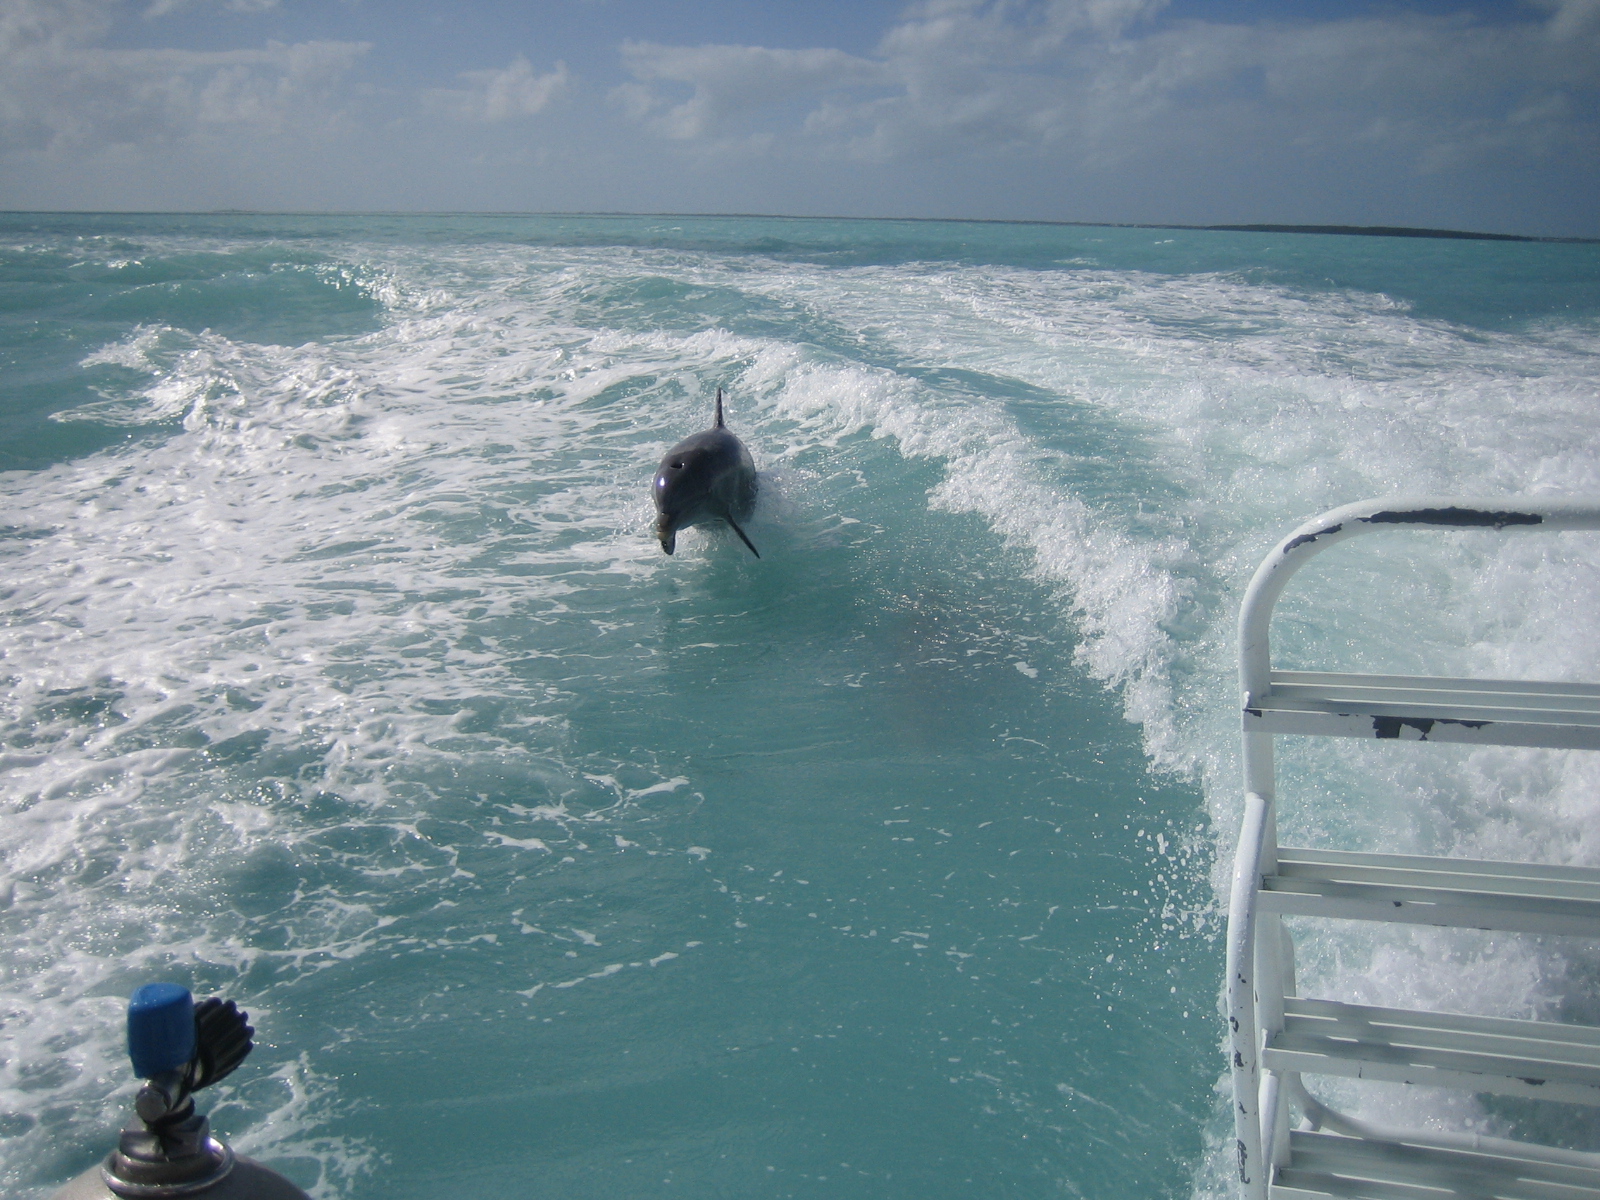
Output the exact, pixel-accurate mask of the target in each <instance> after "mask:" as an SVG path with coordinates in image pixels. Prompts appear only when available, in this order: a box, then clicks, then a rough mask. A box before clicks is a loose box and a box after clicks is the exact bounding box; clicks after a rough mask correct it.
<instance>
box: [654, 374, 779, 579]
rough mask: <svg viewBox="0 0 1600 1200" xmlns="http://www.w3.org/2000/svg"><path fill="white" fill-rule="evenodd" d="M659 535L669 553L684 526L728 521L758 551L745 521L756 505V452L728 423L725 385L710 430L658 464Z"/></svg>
mask: <svg viewBox="0 0 1600 1200" xmlns="http://www.w3.org/2000/svg"><path fill="white" fill-rule="evenodd" d="M650 490H651V491H652V492H653V493H654V495H655V498H656V537H658V538H660V539H661V548H662V549H663V550H665V551H666V552H667V553H668V554H671V553H672V552H673V550H674V549H676V547H677V544H678V530H680V529H687V528H688V527H689V526H691V525H705V524H708V523H709V522H712V521H726V522H727V523H728V524H729V525H731V526H733V531H734V532H735V533H737V534H738V535H739V540H740V541H742V542H743V543H744V544H745V545H746V546H749V547H750V553H751V554H754V555H755V556H756V557H757V558H760V557H761V551H759V550H757V549H756V548H755V546H754V545H753V544H752V543H751V541H750V539H749V538H748V537H746V536H745V532H744V530H742V529H740V528H739V522H740V521H743V520H746V519H748V518H749V516H750V511H751V510H752V509H753V508H755V504H756V465H755V463H753V462H752V461H750V451H748V450H746V449H745V448H744V443H743V442H741V441H740V440H739V439H738V438H736V437H734V436H733V434H731V433H729V432H728V430H727V427H726V426H725V425H723V423H722V389H721V388H718V389H717V419H716V423H715V424H713V425H712V426H711V428H710V429H706V430H702V431H701V432H700V433H697V434H695V435H694V436H692V437H686V438H684V439H683V441H681V442H679V443H678V444H677V445H676V446H674V447H673V448H672V449H671V450H668V451H667V455H666V457H665V458H663V459H662V460H661V465H660V466H659V467H657V468H656V482H655V486H654V487H652V488H651V489H650Z"/></svg>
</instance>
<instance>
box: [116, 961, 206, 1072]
mask: <svg viewBox="0 0 1600 1200" xmlns="http://www.w3.org/2000/svg"><path fill="white" fill-rule="evenodd" d="M128 1057H129V1058H131V1059H133V1073H134V1074H135V1075H137V1076H138V1077H139V1078H140V1079H154V1078H155V1077H156V1076H157V1075H159V1074H161V1073H162V1072H163V1071H176V1070H178V1069H179V1068H180V1067H182V1066H183V1065H184V1064H186V1063H187V1062H188V1061H189V1060H190V1059H191V1058H193V1057H194V997H193V996H191V995H190V994H189V989H188V988H186V987H180V986H179V985H178V984H176V983H147V984H145V985H144V986H143V987H142V988H140V989H139V990H138V991H137V992H135V993H134V994H133V999H131V1000H129V1001H128Z"/></svg>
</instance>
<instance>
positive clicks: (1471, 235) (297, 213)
mask: <svg viewBox="0 0 1600 1200" xmlns="http://www.w3.org/2000/svg"><path fill="white" fill-rule="evenodd" d="M0 216H7V217H30V216H33V217H67V216H72V217H608V218H657V219H660V218H675V219H678V220H695V221H705V220H752V219H759V220H768V221H885V222H899V221H915V222H920V223H926V224H939V225H1051V226H1067V227H1073V228H1080V229H1182V230H1190V231H1193V232H1199V233H1322V234H1332V235H1335V236H1342V237H1399V238H1451V239H1456V240H1460V241H1473V242H1555V243H1561V244H1566V245H1587V246H1592V245H1600V238H1593V237H1541V236H1537V235H1533V234H1523V233H1478V232H1475V231H1472V230H1465V229H1424V228H1417V227H1413V226H1409V225H1269V224H1246V225H1174V224H1158V223H1146V222H1119V221H1047V220H1027V219H1023V218H1005V217H844V216H837V215H834V216H801V215H797V214H794V213H671V212H639V213H634V212H515V211H484V212H473V211H469V210H461V209H440V210H415V211H398V210H396V211H386V210H382V209H373V210H366V209H350V210H341V209H326V210H313V209H267V208H214V209H193V210H155V209H152V210H144V209H128V210H116V209H0Z"/></svg>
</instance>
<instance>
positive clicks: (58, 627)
mask: <svg viewBox="0 0 1600 1200" xmlns="http://www.w3.org/2000/svg"><path fill="white" fill-rule="evenodd" d="M718 386H721V387H723V388H725V389H726V392H727V395H728V412H729V423H730V426H731V427H732V428H733V429H734V430H735V431H736V432H737V433H739V434H740V435H741V436H742V437H743V438H745V440H746V442H747V443H748V445H749V446H750V448H751V451H752V453H753V454H754V456H755V459H756V462H757V464H758V466H759V467H760V469H761V472H762V498H761V502H760V508H759V511H758V513H757V516H756V518H755V519H754V520H753V521H752V523H751V526H750V529H749V532H750V534H751V537H752V538H753V540H754V541H755V543H756V544H757V545H758V546H759V547H760V548H761V551H762V555H763V557H762V559H761V560H760V561H756V560H755V559H753V558H752V557H751V556H750V555H749V554H748V553H747V552H746V551H745V550H744V549H743V547H742V546H740V545H739V543H738V542H737V541H736V540H734V539H732V538H731V537H729V536H727V535H726V534H723V533H719V532H709V533H708V532H703V531H695V532H692V533H690V534H688V535H685V536H684V537H683V538H682V539H680V542H679V551H678V554H677V555H676V556H675V557H673V558H670V559H669V558H666V557H665V556H663V555H662V554H661V552H660V550H659V549H658V548H657V546H656V545H655V543H654V541H653V540H652V538H651V536H650V531H649V523H650V515H651V514H650V508H649V498H648V487H649V480H650V477H651V474H652V472H653V469H654V465H655V463H656V461H657V459H658V458H659V456H660V455H661V454H662V452H663V451H664V450H665V449H666V447H667V446H668V445H670V444H671V443H673V442H675V441H677V440H678V439H679V438H681V437H683V436H685V435H686V434H688V433H691V432H693V431H695V430H697V429H699V428H702V427H704V426H705V425H706V424H707V423H708V420H709V415H710V410H711V397H712V394H713V392H714V390H715V388H716V387H718ZM1597 416H1600V247H1596V246H1590V245H1551V244H1525V243H1493V242H1468V241H1414V240H1405V239H1379V238H1366V237H1330V236H1304V235H1298V236H1297V235H1287V234H1284V235H1278V234H1260V233H1255V234H1250V233H1214V232H1195V231H1159V230H1132V229H1111V228H1088V227H1049V226H1025V225H985V224H964V223H920V222H919V223H894V222H850V221H823V220H781V219H754V218H752V219H744V218H725V219H693V218H639V217H626V218H624V217H593V218H577V217H574V218H554V217H468V216H462V217H383V216H377V217H374V216H350V217H297V216H255V215H229V216H142V215H126V216H83V215H77V216H72V215H60V216H51V215H17V214H12V215H6V216H0V867H3V881H0V936H3V938H4V946H5V954H4V956H3V958H0V964H3V966H0V1190H3V1191H4V1193H5V1194H6V1195H8V1196H18V1197H26V1198H29V1200H36V1198H42V1197H45V1196H47V1195H48V1194H49V1193H50V1192H51V1190H53V1188H54V1187H55V1186H56V1185H58V1184H59V1183H60V1182H62V1181H64V1180H65V1179H66V1178H68V1177H69V1176H70V1175H72V1174H74V1173H76V1172H78V1171H81V1170H83V1169H85V1168H86V1167H88V1166H89V1165H90V1164H91V1163H93V1162H94V1161H95V1160H96V1159H97V1158H98V1157H99V1156H100V1155H101V1154H103V1153H104V1151H105V1150H106V1149H107V1148H108V1146H109V1144H110V1140H111V1138H112V1137H113V1134H114V1131H115V1129H116V1128H118V1126H119V1123H120V1121H121V1120H122V1119H123V1115H124V1113H125V1112H126V1110H127V1105H128V1102H129V1099H130V1097H131V1093H132V1089H133V1080H132V1079H131V1078H130V1077H129V1071H128V1068H127V1065H126V1059H125V1058H124V1057H123V1054H122V1047H121V1029H120V1025H121V1020H122V1015H121V1014H122V1010H123V1006H124V1003H125V999H126V996H127V994H128V993H129V992H130V991H131V990H132V989H133V988H134V987H136V986H137V985H139V984H140V983H143V982H148V981H151V980H155V979H168V980H174V981H177V982H180V983H183V984H186V985H188V986H190V987H192V988H193V989H194V990H195V991H196V992H197V993H201V994H212V993H221V994H225V995H227V996H230V997H233V998H235V999H237V1000H238V1001H239V1002H240V1003H241V1004H242V1006H243V1007H245V1008H246V1009H248V1010H249V1011H250V1012H251V1013H252V1015H253V1017H254V1020H255V1024H256V1026H257V1029H258V1036H259V1041H260V1045H259V1047H258V1049H257V1051H256V1053H255V1055H254V1056H253V1057H252V1059H251V1060H250V1061H249V1062H248V1063H247V1064H246V1066H245V1067H244V1068H243V1069H241V1071H240V1072H239V1074H238V1075H236V1076H235V1077H234V1078H233V1079H230V1080H229V1081H227V1082H226V1083H225V1084H223V1085H222V1086H220V1087H219V1088H218V1089H216V1094H215V1095H214V1096H213V1097H212V1098H211V1100H210V1107H211V1110H212V1112H213V1114H214V1119H215V1123H216V1125H217V1127H218V1128H219V1129H220V1130H221V1131H223V1132H224V1133H226V1134H227V1135H228V1136H229V1137H230V1138H231V1139H232V1140H233V1142H234V1144H235V1145H237V1146H238V1147H239V1148H240V1149H241V1150H243V1151H244V1152H246V1153H250V1154H253V1155H256V1156H258V1157H261V1158H264V1159H266V1160H268V1161H270V1162H272V1163H274V1164H275V1165H277V1166H278V1167H279V1168H280V1169H281V1170H283V1171H285V1172H286V1173H287V1174H289V1175H291V1176H292V1177H293V1178H295V1179H296V1180H297V1181H298V1182H300V1183H301V1184H302V1185H303V1186H305V1187H307V1188H308V1189H310V1190H311V1191H312V1193H313V1194H314V1195H315V1196H317V1197H318V1198H319V1200H332V1198H335V1197H339V1198H348V1200H363V1198H368V1197H371V1198H377V1197H384V1198H385V1200H389V1198H402V1197H403V1198H421V1197H433V1196H470V1197H485V1198H500V1197H507V1198H509V1197H525V1196H545V1195H548V1196H552V1197H554V1196H561V1197H564V1198H570V1200H580V1198H583V1197H594V1198H596V1200H599V1198H600V1197H607V1198H611V1197H669V1196H683V1197H696V1198H702V1197H730V1198H731V1197H740V1198H743V1197H752V1198H754V1197H771V1198H774V1200H776V1198H778V1197H804V1198H817V1200H821V1198H833V1197H837V1198H857V1197H859V1198H862V1200H866V1198H872V1200H890V1198H901V1197H904V1198H907V1200H910V1198H913V1197H914V1198H916V1200H937V1198H941V1197H951V1198H954V1197H963V1198H967V1197H1018V1198H1022V1197H1028V1198H1034V1197H1080V1196H1081V1197H1094V1198H1108V1200H1110V1198H1116V1200H1124V1198H1137V1197H1189V1196H1197V1197H1206V1198H1210V1197H1219V1196H1221V1195H1223V1194H1225V1191H1226V1177H1227V1155H1226V1153H1225V1152H1224V1151H1223V1150H1222V1149H1220V1148H1221V1147H1222V1146H1223V1145H1224V1143H1225V1141H1226V1139H1227V1138H1228V1137H1229V1136H1230V1135H1229V1134H1228V1128H1227V1121H1228V1117H1227V1105H1226V1101H1225V1100H1224V1099H1223V1098H1222V1096H1221V1094H1220V1093H1219V1092H1218V1090H1217V1086H1218V1083H1219V1081H1220V1080H1221V1078H1222V1074H1223V1067H1224V1060H1223V1056H1222V1054H1221V1050H1220V1043H1221V1039H1222V1033H1223V1030H1222V1024H1221V1021H1220V1019H1219V1017H1218V1012H1217V997H1218V990H1219V986H1220V980H1221V969H1220V968H1221V960H1222V943H1221V939H1220V936H1219V935H1220V930H1221V920H1222V915H1221V908H1220V905H1219V896H1220V895H1222V889H1223V887H1224V885H1225V882H1226V874H1227V855H1228V854H1229V852H1230V850H1231V845H1232V841H1233V837H1234V825H1235V823H1236V820H1237V814H1238V811H1239V799H1238V795H1237V762H1236V749H1235V732H1234V730H1235V716H1234V712H1233V703H1234V690H1235V689H1234V682H1233V675H1232V672H1233V653H1234V650H1233V622H1234V617H1235V612H1236V607H1237V602H1238V598H1239V595H1240V592H1241V590H1242V587H1243V584H1244V582H1245V580H1246V579H1247V578H1248V575H1249V573H1250V571H1251V570H1252V569H1253V568H1254V565H1255V563H1256V562H1257V561H1258V560H1259V558H1260V557H1261V556H1262V555H1263V554H1264V553H1265V551H1266V550H1267V549H1268V548H1269V547H1270V546H1271V544H1272V543H1273V542H1274V541H1275V540H1276V539H1277V538H1278V537H1279V536H1280V535H1281V534H1282V533H1284V532H1286V531H1287V530H1288V529H1289V528H1291V527H1292V526H1293V525H1295V524H1296V523H1298V522H1299V521H1301V520H1302V519H1304V518H1306V517H1308V516H1310V515H1313V514H1315V513H1316V512H1318V511H1320V510H1322V509H1325V508H1328V507H1331V506H1333V505H1336V504H1340V503H1344V502H1347V501H1351V500H1356V499H1361V498H1364V497H1367V496H1373V495H1385V494H1394V493H1419V492H1420V493H1429V492H1433V493H1469V494H1471V493H1477V494H1485V493H1487V494H1506V493H1519V492H1520V493H1532V494H1561V495H1568V494H1582V493H1600V432H1597V431H1600V421H1597ZM1586 536H1587V535H1579V536H1573V537H1570V538H1567V539H1561V538H1540V537H1529V538H1526V539H1523V540H1521V541H1510V540H1508V541H1506V542H1504V543H1502V542H1500V541H1497V540H1495V539H1493V538H1492V537H1491V536H1490V535H1462V536H1460V537H1451V538H1443V539H1437V540H1434V541H1431V542H1428V543H1426V545H1419V544H1418V543H1417V542H1416V541H1415V539H1413V540H1410V541H1407V540H1405V539H1404V538H1401V537H1398V536H1396V537H1394V538H1390V535H1383V537H1381V538H1372V539H1368V541H1369V542H1372V543H1373V545H1372V546H1370V547H1366V546H1360V545H1358V546H1353V547H1349V548H1342V549H1341V550H1340V551H1339V552H1338V554H1337V555H1329V556H1327V557H1326V559H1324V560H1319V565H1318V566H1317V567H1316V568H1315V569H1313V570H1311V571H1308V572H1307V575H1306V580H1307V582H1306V584H1305V587H1304V588H1303V589H1301V590H1298V591H1296V592H1294V593H1293V594H1291V596H1290V597H1289V598H1287V599H1286V600H1285V602H1284V608H1283V617H1282V619H1281V620H1280V623H1279V626H1278V630H1279V634H1280V644H1281V646H1282V648H1283V654H1284V655H1285V657H1286V658H1287V659H1289V660H1291V661H1293V662H1298V663H1300V664H1302V665H1324V666H1336V665H1340V664H1351V665H1352V666H1354V667H1359V666H1362V665H1369V666H1375V667H1388V668H1392V669H1403V670H1410V669H1418V670H1433V671H1437V672H1438V673H1446V674H1448V673H1457V672H1465V671H1474V670H1479V671H1481V670H1489V671H1497V672H1502V673H1505V674H1512V675H1523V676H1529V677H1548V678H1566V677H1576V678H1591V679H1592V678H1600V637H1597V634H1600V610H1597V609H1596V606H1595V603H1594V601H1595V597H1596V596H1597V595H1600V539H1594V538H1589V539H1588V540H1585V538H1586ZM1385 539H1388V540H1385ZM1324 564H1325V565H1324ZM1318 584H1320V585H1321V586H1322V594H1323V595H1324V597H1325V598H1326V599H1327V602H1326V603H1325V604H1323V605H1321V606H1316V607H1314V606H1312V605H1311V604H1310V603H1309V602H1308V598H1309V597H1310V596H1311V595H1312V594H1313V593H1314V592H1315V591H1316V589H1317V586H1318ZM1375 614H1376V615H1377V617H1378V618H1379V619H1374V617H1375ZM1441 614H1442V615H1441ZM1283 771H1284V778H1285V780H1286V782H1285V785H1284V801H1283V808H1284V812H1283V821H1284V824H1285V827H1286V831H1287V832H1286V837H1294V838H1296V839H1298V838H1300V837H1312V836H1314V837H1319V838H1322V839H1323V840H1324V841H1326V842H1328V843H1329V844H1338V845H1345V846H1350V847H1373V846H1378V845H1382V846H1386V847H1390V848H1396V849H1412V850H1417V851H1425V852H1445V853H1460V854H1474V855H1480V856H1491V855H1492V856H1505V857H1520V858H1539V859H1549V860H1555V861H1562V862H1588V863H1600V834H1597V832H1596V830H1600V821H1597V818H1600V798H1597V797H1600V770H1597V768H1596V767H1595V766H1594V765H1592V764H1591V763H1589V762H1588V761H1587V760H1586V759H1585V758H1584V756H1582V755H1578V754H1571V755H1563V754H1555V753H1545V752H1533V751H1478V752H1472V753H1468V752H1457V751H1441V752H1439V753H1437V754H1436V755H1433V756H1428V757H1424V756H1421V755H1419V754H1417V753H1416V749H1415V748H1414V747H1395V746H1390V747H1386V748H1384V749H1383V750H1381V751H1379V750H1374V749H1372V748H1370V747H1364V746H1322V747H1314V748H1310V749H1305V750H1293V751H1291V752H1288V753H1286V754H1285V757H1284V765H1283ZM1478 936H1479V935H1467V934H1460V935H1454V936H1453V937H1452V936H1447V935H1445V934H1442V933H1437V932H1428V931H1416V932H1413V933H1407V934H1403V935H1398V936H1396V937H1391V938H1390V939H1389V940H1387V941H1384V940H1372V941H1364V940H1362V935H1361V934H1360V933H1359V932H1357V931H1348V930H1343V931H1341V930H1335V931H1331V932H1326V931H1323V932H1317V931H1307V932H1306V935H1305V937H1304V939H1303V941H1302V951H1303V954H1302V978H1303V980H1305V981H1309V982H1310V983H1311V984H1313V985H1315V986H1317V987H1319V988H1322V989H1325V990H1331V992H1342V993H1343V994H1347V995H1351V996H1354V997H1357V998H1363V999H1366V1000H1368V1001H1369V1002H1374V1003H1386V1002H1395V1003H1400V1002H1406V1003H1415V1002H1430V1001H1431V1002H1437V1003H1439V1004H1441V1005H1446V1006H1450V1007H1457V1008H1468V1009H1476V1010H1481V1011H1491V1012H1496V1013H1504V1014H1507V1015H1528V1014H1530V1013H1533V1012H1546V1013H1551V1012H1554V1013H1560V1014H1562V1015H1566V1016H1568V1017H1569V1018H1572V1019H1589V1020H1595V1019H1597V1017H1600V987H1597V983H1596V981H1597V980H1600V958H1597V957H1596V956H1595V954H1594V952H1593V951H1591V950H1585V949H1584V948H1583V947H1581V946H1573V945H1568V944H1564V943H1562V942H1561V941H1560V939H1554V940H1551V941H1548V942H1541V943H1528V944H1521V943H1518V944H1515V945H1510V944H1505V945H1491V944H1490V943H1489V942H1487V941H1483V940H1479V941H1474V940H1473V938H1474V937H1478ZM1492 951H1493V952H1496V954H1497V956H1496V957H1494V958H1493V959H1492V960H1491V959H1490V958H1489V957H1487V956H1488V955H1489V954H1490V953H1491V952H1492ZM1491 961H1492V962H1493V965H1492V966H1490V965H1488V964H1489V963H1490V962H1491ZM1331 1094H1332V1095H1333V1098H1335V1099H1337V1100H1339V1101H1340V1102H1342V1103H1345V1104H1348V1105H1349V1106H1351V1107H1354V1108H1355V1109H1357V1110H1358V1111H1361V1112H1364V1113H1367V1114H1369V1115H1373V1116H1378V1117H1382V1116H1385V1115H1393V1114H1396V1113H1400V1112H1404V1113H1405V1114H1406V1115H1407V1116H1409V1117H1410V1118H1411V1119H1415V1120H1425V1121H1428V1122H1432V1123H1437V1124H1452V1125H1455V1126H1458V1127H1459V1126H1465V1127H1472V1128H1480V1129H1485V1130H1491V1131H1496V1132H1503V1133H1512V1134H1515V1133H1516V1132H1517V1131H1518V1130H1519V1129H1525V1128H1528V1127H1530V1126H1539V1127H1540V1128H1541V1131H1542V1132H1544V1133H1546V1134H1550V1133H1551V1132H1552V1131H1554V1133H1555V1134H1556V1135H1558V1136H1560V1137H1562V1138H1564V1139H1566V1140H1567V1141H1569V1142H1570V1143H1571V1144H1589V1145H1595V1144H1600V1129H1597V1127H1595V1126H1594V1125H1592V1124H1585V1123H1584V1121H1583V1120H1579V1119H1575V1118H1572V1117H1570V1116H1569V1115H1567V1114H1565V1113H1561V1112H1554V1111H1552V1112H1545V1111H1543V1110H1542V1109H1541V1108H1540V1107H1539V1106H1537V1105H1525V1106H1522V1107H1516V1106H1512V1105H1507V1104H1504V1103H1500V1104H1495V1103H1490V1102H1487V1101H1478V1100H1472V1099H1470V1098H1469V1099H1465V1100H1463V1099H1459V1098H1457V1099H1452V1098H1449V1097H1445V1096H1438V1095H1434V1094H1432V1093H1427V1092H1424V1093H1421V1094H1420V1096H1413V1097H1411V1098H1409V1099H1403V1098H1401V1097H1399V1096H1396V1095H1390V1094H1389V1093H1388V1092H1386V1091H1385V1090H1384V1089H1383V1088H1382V1087H1381V1086H1380V1087H1369V1088H1368V1089H1367V1090H1366V1091H1362V1090H1360V1089H1359V1088H1356V1087H1355V1086H1354V1085H1352V1087H1350V1088H1347V1089H1345V1090H1344V1091H1336V1092H1334V1093H1331ZM208 1095H209V1094H208Z"/></svg>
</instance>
